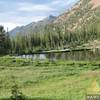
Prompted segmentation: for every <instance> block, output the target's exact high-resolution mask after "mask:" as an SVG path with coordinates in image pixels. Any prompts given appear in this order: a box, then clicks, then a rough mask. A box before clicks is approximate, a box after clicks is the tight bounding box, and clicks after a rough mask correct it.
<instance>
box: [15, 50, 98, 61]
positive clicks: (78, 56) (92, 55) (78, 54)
mask: <svg viewBox="0 0 100 100" xmlns="http://www.w3.org/2000/svg"><path fill="white" fill-rule="evenodd" d="M17 57H21V58H31V59H33V60H45V59H50V60H75V61H77V60H79V61H80V60H84V61H87V60H91V61H94V60H96V61H100V50H96V51H95V52H94V51H86V50H85V51H72V52H64V53H48V54H34V55H21V56H17Z"/></svg>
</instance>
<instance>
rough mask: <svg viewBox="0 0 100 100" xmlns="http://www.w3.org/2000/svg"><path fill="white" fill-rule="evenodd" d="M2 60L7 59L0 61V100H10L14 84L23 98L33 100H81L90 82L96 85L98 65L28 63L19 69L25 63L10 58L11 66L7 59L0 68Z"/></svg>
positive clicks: (95, 63) (91, 63)
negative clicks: (31, 99) (94, 80)
mask: <svg viewBox="0 0 100 100" xmlns="http://www.w3.org/2000/svg"><path fill="white" fill-rule="evenodd" d="M6 59H9V58H8V57H7V58H5V57H4V58H3V59H2V58H0V65H1V66H0V99H2V98H8V97H10V95H11V87H12V85H13V84H14V82H16V84H18V86H19V89H20V90H21V91H22V93H23V94H24V95H26V96H27V97H29V98H33V100H34V98H36V99H37V100H38V98H39V99H40V100H52V99H53V100H73V98H74V100H85V96H86V93H87V88H88V87H89V85H90V84H91V82H92V81H93V79H94V78H96V79H97V80H98V83H100V78H99V74H100V73H99V69H100V62H99V61H98V62H96V61H94V62H89V61H76V62H74V61H68V62H66V61H55V62H50V61H48V60H47V61H35V62H33V61H32V60H29V63H28V65H26V66H25V65H24V64H22V65H20V61H21V63H24V62H25V61H26V59H20V60H19V59H16V58H14V59H15V61H14V62H13V63H14V64H13V63H12V60H13V58H10V60H9V61H8V62H5V63H4V64H2V62H4V61H5V60H6ZM25 63H26V62H25ZM7 64H8V66H7ZM10 64H12V65H11V66H10Z"/></svg>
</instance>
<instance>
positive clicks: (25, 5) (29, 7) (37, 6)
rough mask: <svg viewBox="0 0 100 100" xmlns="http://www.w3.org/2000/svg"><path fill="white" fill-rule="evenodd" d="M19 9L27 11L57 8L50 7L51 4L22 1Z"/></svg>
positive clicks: (45, 10)
mask: <svg viewBox="0 0 100 100" xmlns="http://www.w3.org/2000/svg"><path fill="white" fill-rule="evenodd" d="M18 10H19V11H26V12H49V11H54V10H55V9H54V8H52V7H50V6H49V5H43V4H31V3H20V4H19V8H18Z"/></svg>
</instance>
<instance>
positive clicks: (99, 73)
mask: <svg viewBox="0 0 100 100" xmlns="http://www.w3.org/2000/svg"><path fill="white" fill-rule="evenodd" d="M81 75H82V76H85V77H100V71H87V72H83V73H81Z"/></svg>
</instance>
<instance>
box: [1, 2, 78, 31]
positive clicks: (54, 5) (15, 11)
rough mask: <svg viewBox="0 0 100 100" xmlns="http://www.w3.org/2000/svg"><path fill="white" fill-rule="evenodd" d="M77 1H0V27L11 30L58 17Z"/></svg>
mask: <svg viewBox="0 0 100 100" xmlns="http://www.w3.org/2000/svg"><path fill="white" fill-rule="evenodd" d="M77 1H78V0H0V25H3V26H4V27H5V29H7V27H8V29H9V30H12V29H13V28H15V27H16V26H22V25H27V24H29V23H31V22H36V21H39V20H42V19H44V18H45V17H48V16H49V15H54V16H58V15H60V14H61V13H63V12H64V11H66V9H68V8H69V7H70V6H72V5H74V4H75V3H76V2H77Z"/></svg>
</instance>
